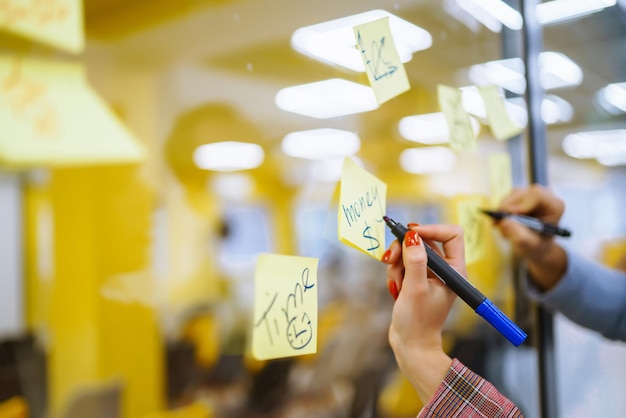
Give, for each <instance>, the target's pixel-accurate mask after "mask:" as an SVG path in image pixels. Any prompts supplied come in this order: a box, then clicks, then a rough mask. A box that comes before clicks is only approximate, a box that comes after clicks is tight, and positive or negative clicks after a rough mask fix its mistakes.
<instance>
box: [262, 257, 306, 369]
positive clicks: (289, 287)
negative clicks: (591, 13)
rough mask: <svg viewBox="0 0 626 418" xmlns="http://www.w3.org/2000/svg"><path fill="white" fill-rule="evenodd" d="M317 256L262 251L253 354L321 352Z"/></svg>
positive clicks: (265, 357)
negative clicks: (318, 350) (265, 252)
mask: <svg viewBox="0 0 626 418" xmlns="http://www.w3.org/2000/svg"><path fill="white" fill-rule="evenodd" d="M317 264H318V259H317V258H311V257H298V256H289V255H280V254H260V255H259V258H258V261H257V265H256V271H255V276H254V321H253V330H252V355H253V356H254V357H255V358H256V359H257V360H268V359H274V358H281V357H293V356H299V355H304V354H313V353H315V352H317V316H318V314H317Z"/></svg>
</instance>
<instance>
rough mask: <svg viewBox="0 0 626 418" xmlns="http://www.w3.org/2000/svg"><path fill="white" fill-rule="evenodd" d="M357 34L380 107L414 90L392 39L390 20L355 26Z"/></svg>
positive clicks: (358, 44)
mask: <svg viewBox="0 0 626 418" xmlns="http://www.w3.org/2000/svg"><path fill="white" fill-rule="evenodd" d="M353 30H354V36H355V38H356V46H357V48H358V50H359V51H360V53H361V58H362V59H363V64H364V65H365V72H366V73H367V78H368V80H369V82H370V86H371V87H372V89H373V90H374V95H375V96H376V101H377V102H378V104H379V105H380V104H383V103H384V102H386V101H388V100H391V99H392V98H394V97H396V96H398V95H400V94H402V93H404V92H405V91H407V90H409V89H410V87H411V86H410V84H409V79H408V77H407V75H406V70H405V69H404V65H403V64H402V61H401V60H400V57H399V56H398V51H397V49H396V46H395V44H394V42H393V38H392V36H391V30H390V29H389V18H388V17H384V18H382V19H377V20H374V21H372V22H368V23H365V24H362V25H358V26H354V27H353Z"/></svg>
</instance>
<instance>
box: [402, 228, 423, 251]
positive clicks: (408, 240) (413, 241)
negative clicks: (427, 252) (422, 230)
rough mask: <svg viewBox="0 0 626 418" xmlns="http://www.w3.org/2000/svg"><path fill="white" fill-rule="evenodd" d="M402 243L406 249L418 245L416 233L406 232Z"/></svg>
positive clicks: (418, 240)
mask: <svg viewBox="0 0 626 418" xmlns="http://www.w3.org/2000/svg"><path fill="white" fill-rule="evenodd" d="M404 243H405V244H406V246H407V247H412V246H414V245H420V236H419V235H417V232H415V231H413V230H412V229H410V230H409V232H407V233H406V235H405V236H404Z"/></svg>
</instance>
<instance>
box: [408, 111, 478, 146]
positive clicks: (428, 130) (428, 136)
mask: <svg viewBox="0 0 626 418" xmlns="http://www.w3.org/2000/svg"><path fill="white" fill-rule="evenodd" d="M470 123H471V125H472V129H473V131H474V135H475V136H478V133H479V132H480V122H478V120H476V118H474V117H472V116H470ZM398 131H399V132H400V135H402V137H403V138H405V139H408V140H409V141H413V142H419V143H421V144H426V145H432V144H444V143H447V142H450V130H449V129H448V123H447V122H446V118H445V115H444V114H443V112H436V113H427V114H424V115H413V116H405V117H403V118H402V119H400V122H399V124H398Z"/></svg>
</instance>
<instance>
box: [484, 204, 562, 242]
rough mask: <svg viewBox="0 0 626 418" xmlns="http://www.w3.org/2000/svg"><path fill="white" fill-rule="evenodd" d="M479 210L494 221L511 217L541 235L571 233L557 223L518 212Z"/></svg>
mask: <svg viewBox="0 0 626 418" xmlns="http://www.w3.org/2000/svg"><path fill="white" fill-rule="evenodd" d="M481 210H482V212H483V213H484V214H485V215H489V216H491V217H492V218H493V219H495V220H496V221H499V220H501V219H504V218H511V219H514V220H516V221H517V222H519V223H521V224H522V225H524V226H526V227H527V228H530V229H532V230H533V231H536V232H539V233H540V234H542V235H546V236H551V235H558V236H560V237H569V236H570V235H572V233H571V232H570V231H568V230H567V229H565V228H561V227H560V226H558V225H554V224H550V223H547V222H543V221H541V220H539V219H537V218H533V217H531V216H526V215H519V214H515V213H509V212H499V211H495V210H485V209H481Z"/></svg>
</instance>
